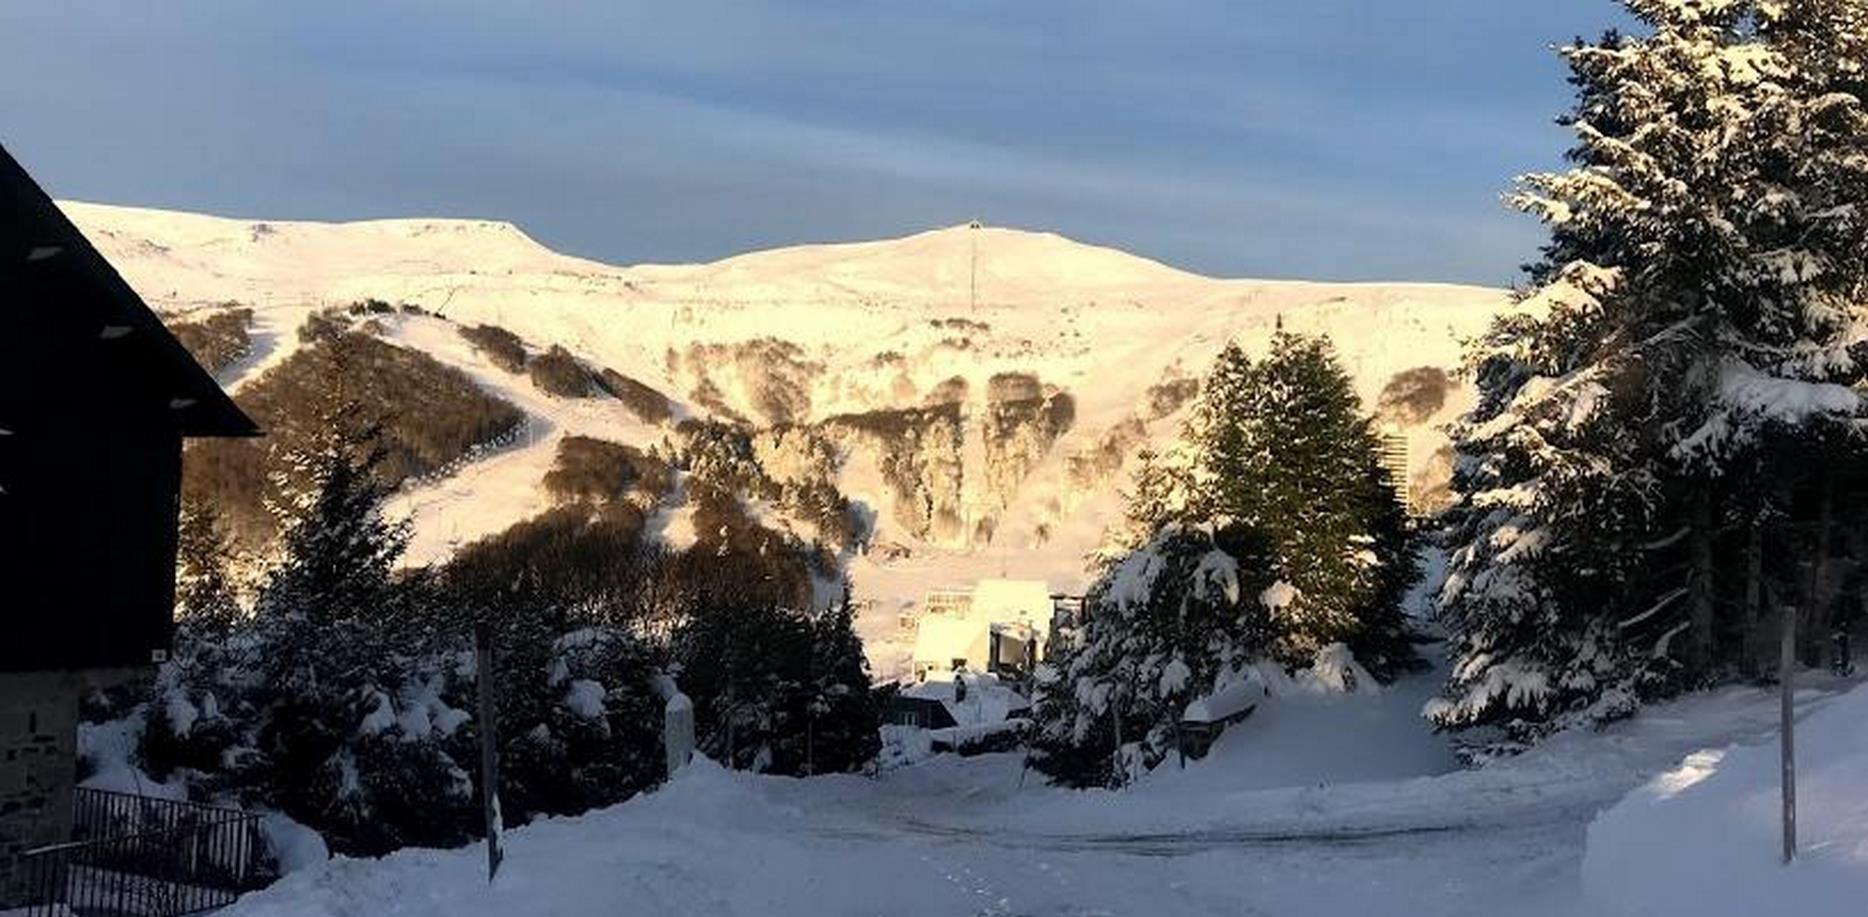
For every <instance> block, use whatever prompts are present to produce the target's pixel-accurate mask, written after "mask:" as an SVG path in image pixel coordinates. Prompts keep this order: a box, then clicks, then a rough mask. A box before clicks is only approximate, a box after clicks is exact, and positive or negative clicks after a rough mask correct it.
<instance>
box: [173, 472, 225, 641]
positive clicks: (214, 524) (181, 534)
mask: <svg viewBox="0 0 1868 917" xmlns="http://www.w3.org/2000/svg"><path fill="white" fill-rule="evenodd" d="M177 533H178V537H177V545H176V552H175V616H176V619H177V620H178V621H179V622H180V625H181V626H182V627H183V628H192V629H197V630H210V631H215V632H220V631H225V630H226V629H227V628H228V627H230V626H232V624H233V622H234V621H236V620H237V619H239V618H240V617H241V609H240V602H239V599H238V598H237V597H236V596H235V594H234V588H233V584H232V582H231V578H230V576H229V574H228V569H227V568H228V562H229V557H230V556H231V554H232V548H231V546H230V543H229V542H228V539H227V536H226V534H225V533H224V532H223V531H222V530H221V527H220V520H219V516H218V514H217V513H215V512H214V507H213V506H212V505H211V504H208V503H199V502H192V501H190V502H185V503H183V504H182V512H181V522H180V525H179V527H178V532H177Z"/></svg>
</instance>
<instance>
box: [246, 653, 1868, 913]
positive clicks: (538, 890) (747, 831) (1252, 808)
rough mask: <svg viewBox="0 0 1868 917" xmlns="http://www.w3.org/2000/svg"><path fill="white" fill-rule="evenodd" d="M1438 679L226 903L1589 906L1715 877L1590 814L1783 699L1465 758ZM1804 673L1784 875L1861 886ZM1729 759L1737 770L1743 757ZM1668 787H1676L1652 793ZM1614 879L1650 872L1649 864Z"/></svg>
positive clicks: (1828, 699)
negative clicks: (1196, 737) (1093, 754)
mask: <svg viewBox="0 0 1868 917" xmlns="http://www.w3.org/2000/svg"><path fill="white" fill-rule="evenodd" d="M1433 677H1434V676H1433V675H1431V674H1429V675H1424V676H1420V677H1417V678H1415V679H1411V680H1405V681H1403V682H1402V683H1401V684H1400V685H1398V686H1397V687H1395V688H1394V689H1391V690H1390V691H1387V692H1382V693H1376V694H1368V695H1349V696H1340V697H1334V698H1323V697H1313V698H1299V699H1295V700H1293V699H1290V698H1285V697H1280V698H1275V699H1273V700H1272V701H1271V702H1269V703H1268V705H1267V708H1266V709H1265V710H1261V711H1260V713H1259V714H1258V715H1255V716H1254V717H1253V718H1252V719H1250V720H1247V721H1246V722H1245V723H1244V724H1243V725H1241V726H1240V727H1237V728H1236V729H1235V730H1234V731H1232V732H1230V733H1228V735H1227V736H1226V737H1225V738H1224V739H1223V740H1222V741H1221V742H1220V743H1219V744H1218V745H1216V746H1215V748H1214V750H1213V753H1212V754H1211V755H1210V756H1209V757H1208V758H1207V759H1206V760H1204V761H1201V762H1196V763H1193V764H1190V765H1189V766H1188V768H1187V770H1186V771H1184V772H1183V771H1180V770H1178V769H1168V770H1163V771H1159V772H1157V773H1155V774H1153V775H1151V776H1149V777H1147V778H1145V779H1144V780H1143V781H1141V782H1140V783H1139V784H1137V785H1136V786H1134V787H1132V788H1130V789H1129V790H1127V791H1123V792H1107V791H1081V792H1077V791H1064V790H1058V789H1054V788H1050V787H1047V786H1044V785H1043V784H1042V783H1041V781H1039V780H1038V779H1037V778H1036V777H1035V775H1033V776H1027V775H1025V774H1023V773H1022V767H1021V765H1022V758H1021V757H1020V756H1019V755H1017V754H1001V755H985V756H981V757H977V758H958V757H953V756H943V757H940V758H936V759H933V760H930V761H927V762H925V763H923V764H920V765H917V766H913V767H906V768H901V769H898V770H894V771H890V772H887V773H885V774H883V775H881V776H880V777H875V778H865V777H856V776H848V777H820V778H814V779H809V780H796V779H785V778H774V777H762V776H755V775H749V774H740V773H730V772H726V771H723V770H721V769H719V768H717V767H715V766H713V765H711V764H708V763H706V762H700V763H698V764H696V765H695V766H693V767H691V768H690V769H688V770H687V771H685V772H683V773H682V774H681V775H680V776H679V777H678V779H676V780H675V781H673V782H672V783H671V784H669V785H667V786H665V787H663V788H662V789H661V790H659V791H657V792H655V793H652V794H650V795H647V796H644V797H641V798H639V799H636V800H633V801H631V802H629V803H625V804H623V805H621V806H617V807H615V808H612V809H608V810H604V811H601V812H596V813H592V814H590V815H587V816H584V817H582V818H575V819H556V820H550V821H545V822H541V823H538V824H534V825H530V826H527V827H525V828H521V829H519V830H516V831H512V832H509V833H508V834H507V842H508V857H507V860H506V864H505V866H504V867H503V868H502V871H501V874H500V877H499V879H498V880H497V881H496V882H494V883H493V884H492V885H491V887H488V886H487V884H486V882H485V876H484V867H485V859H484V855H483V854H482V852H481V851H480V850H479V849H477V848H471V849H464V850H455V851H433V850H409V851H403V852H400V853H397V854H394V855H392V856H389V857H387V858H384V859H382V860H378V861H355V860H339V861H334V862H331V863H329V864H327V865H325V866H322V867H316V868H312V869H307V870H303V871H300V872H297V873H294V874H293V875H290V876H288V877H287V878H286V879H285V880H283V881H282V882H280V883H279V884H278V885H276V886H274V887H273V888H270V889H268V890H266V891H264V892H260V893H257V894H255V895H252V896H250V897H248V898H246V899H244V900H243V901H241V902H240V903H239V904H238V905H236V906H235V907H233V908H231V909H230V910H229V911H228V912H227V913H228V914H229V915H233V917H262V915H270V917H310V915H318V917H350V915H358V917H361V915H378V914H400V915H422V917H426V915H450V917H453V915H477V914H487V915H492V914H500V915H548V914H549V915H560V914H562V915H569V914H595V913H617V912H627V913H655V914H682V915H685V914H696V915H721V917H727V915H754V914H757V915H791V914H814V915H845V914H847V915H861V914H887V915H921V914H926V915H953V914H1008V915H1009V914H1030V915H1089V914H1107V915H1128V914H1133V915H1179V914H1188V915H1198V914H1215V915H1218V914H1224V915H1239V914H1252V915H1280V914H1292V915H1297V914H1302V915H1310V917H1328V915H1338V914H1341V915H1358V917H1364V915H1368V914H1376V913H1380V914H1432V915H1464V914H1472V915H1481V914H1483V915H1498V914H1511V915H1557V914H1564V915H1571V914H1574V915H1583V914H1599V913H1603V912H1604V910H1605V909H1608V908H1611V907H1613V906H1616V905H1618V904H1619V903H1620V902H1618V901H1617V900H1616V899H1615V897H1614V896H1616V895H1620V894H1623V893H1624V892H1626V893H1627V894H1628V895H1631V896H1632V895H1644V896H1651V895H1653V894H1654V893H1655V890H1656V889H1661V888H1665V887H1667V883H1671V882H1681V883H1684V882H1687V880H1688V879H1689V878H1691V879H1692V881H1693V882H1700V881H1703V880H1704V879H1705V877H1704V876H1699V875H1698V873H1697V872H1685V871H1680V872H1677V874H1676V873H1675V872H1667V871H1664V870H1665V869H1666V867H1667V864H1668V862H1669V860H1668V857H1667V856H1666V855H1664V854H1663V855H1656V854H1655V853H1654V852H1653V850H1652V845H1653V843H1654V841H1655V837H1654V835H1653V834H1652V833H1651V831H1652V828H1651V827H1646V826H1644V825H1643V824H1642V823H1643V822H1644V821H1645V820H1647V819H1648V818H1649V816H1648V815H1647V813H1646V812H1645V811H1638V812H1636V813H1634V814H1632V815H1629V814H1625V813H1626V810H1628V808H1629V807H1630V806H1636V807H1642V808H1644V809H1645V808H1651V803H1649V802H1647V801H1644V800H1645V797H1643V796H1642V795H1641V794H1643V793H1645V794H1648V795H1649V796H1652V795H1653V792H1654V791H1653V788H1652V787H1649V788H1648V789H1646V790H1642V791H1640V793H1637V794H1636V795H1635V796H1633V797H1631V798H1630V801H1629V802H1627V803H1623V804H1622V805H1621V806H1619V807H1616V808H1614V809H1613V810H1611V811H1610V813H1609V814H1608V815H1606V816H1603V818H1602V820H1601V821H1600V822H1599V823H1598V824H1597V827H1596V828H1595V829H1593V831H1592V830H1591V829H1590V827H1589V826H1590V824H1591V822H1592V820H1593V819H1596V817H1597V813H1598V812H1600V811H1602V810H1603V809H1605V808H1608V807H1610V806H1614V805H1615V803H1616V802H1617V800H1619V799H1620V798H1621V797H1623V795H1624V794H1627V793H1628V792H1629V791H1630V789H1631V788H1634V787H1638V786H1641V785H1642V784H1643V782H1644V781H1647V780H1648V779H1649V778H1651V777H1652V776H1653V775H1654V774H1657V773H1661V772H1663V771H1667V770H1668V769H1669V768H1672V767H1673V766H1674V765H1675V764H1676V763H1677V762H1679V761H1680V760H1681V759H1682V757H1683V756H1686V755H1689V754H1693V753H1694V752H1696V751H1697V750H1700V749H1704V748H1709V747H1723V746H1725V745H1728V744H1730V743H1732V742H1756V741H1762V740H1764V739H1766V738H1768V737H1769V735H1770V733H1771V730H1772V724H1773V723H1774V718H1775V715H1776V697H1775V695H1774V694H1773V693H1771V692H1770V691H1768V690H1763V689H1750V688H1742V689H1740V688H1735V689H1728V690H1724V691H1720V692H1715V693H1711V694H1706V695H1702V696H1697V697H1692V698H1688V699H1685V700H1681V701H1677V702H1673V703H1668V704H1662V705H1658V706H1655V707H1653V708H1651V709H1649V710H1648V711H1647V712H1645V713H1643V714H1641V715H1640V716H1639V717H1637V718H1635V719H1633V720H1631V721H1628V722H1624V723H1621V724H1617V725H1615V726H1614V727H1612V728H1610V729H1608V730H1607V731H1605V732H1602V733H1578V734H1569V735H1562V736H1558V737H1556V738H1555V739H1553V740H1551V741H1550V742H1548V743H1547V744H1545V745H1543V746H1540V747H1539V748H1537V749H1535V750H1533V751H1531V752H1529V753H1527V754H1525V755H1523V756H1520V757H1518V758H1516V759H1512V760H1507V761H1503V762H1500V763H1498V764H1495V765H1493V766H1491V767H1488V768H1484V769H1481V770H1460V769H1457V768H1456V767H1455V765H1454V763H1453V761H1452V758H1451V756H1450V755H1448V754H1447V753H1446V748H1445V746H1444V744H1443V743H1442V742H1441V741H1440V740H1439V739H1438V738H1436V737H1434V736H1432V735H1431V734H1429V733H1427V732H1426V731H1425V729H1424V728H1423V727H1421V726H1420V725H1419V724H1420V722H1421V721H1420V719H1419V717H1418V715H1417V714H1418V700H1419V698H1420V697H1421V696H1422V695H1423V694H1424V693H1425V692H1426V691H1427V690H1428V689H1429V688H1430V686H1431V684H1430V682H1431V679H1432V678H1433ZM1812 681H1813V682H1814V683H1815V684H1817V685H1818V686H1817V687H1815V688H1812V689H1810V690H1806V691H1805V692H1803V693H1802V694H1801V695H1800V697H1799V710H1800V711H1801V713H1802V715H1804V716H1805V717H1806V719H1805V723H1806V726H1805V735H1806V737H1807V738H1806V741H1807V742H1808V743H1809V744H1808V747H1809V748H1810V749H1811V755H1812V760H1811V768H1812V772H1811V777H1810V786H1811V790H1810V792H1811V793H1812V796H1811V797H1810V798H1811V799H1812V803H1811V804H1812V805H1817V806H1833V807H1835V808H1829V809H1821V810H1818V811H1817V812H1816V813H1813V814H1812V815H1811V816H1810V819H1811V821H1812V823H1813V827H1812V829H1811V830H1812V835H1811V837H1812V842H1813V843H1814V844H1818V845H1820V844H1822V843H1823V840H1822V839H1828V840H1830V841H1831V842H1833V843H1832V846H1831V847H1823V848H1821V849H1822V850H1823V851H1825V852H1823V853H1820V854H1816V855H1813V857H1812V860H1813V861H1816V860H1818V859H1819V858H1820V861H1819V862H1812V863H1810V864H1806V865H1805V866H1803V867H1799V868H1800V869H1803V870H1804V872H1803V873H1801V874H1802V875H1815V874H1816V873H1817V872H1818V870H1823V871H1824V872H1822V874H1821V876H1819V878H1821V877H1826V878H1833V877H1834V876H1836V875H1840V876H1842V878H1841V879H1839V880H1835V881H1833V882H1830V883H1829V884H1828V885H1825V886H1822V887H1824V888H1828V889H1834V890H1841V889H1845V888H1860V887H1861V886H1860V883H1861V881H1862V878H1863V874H1864V873H1863V871H1864V869H1865V868H1868V866H1864V862H1863V859H1864V856H1863V848H1862V846H1861V845H1862V843H1863V841H1864V831H1863V825H1864V819H1863V817H1862V812H1863V810H1862V806H1863V805H1864V803H1863V802H1862V800H1863V799H1864V798H1868V795H1865V794H1864V793H1863V792H1862V788H1863V787H1864V786H1868V780H1864V776H1865V775H1864V762H1868V754H1864V747H1865V746H1864V745H1863V741H1862V738H1861V735H1862V732H1861V730H1862V723H1863V722H1864V715H1865V714H1868V690H1864V691H1857V692H1855V693H1854V694H1853V695H1849V696H1847V698H1846V699H1845V700H1841V701H1838V700H1837V699H1836V698H1837V697H1838V696H1839V695H1840V692H1841V691H1842V690H1843V689H1844V688H1846V687H1848V685H1845V684H1843V683H1840V682H1837V681H1834V680H1829V679H1819V678H1817V677H1815V676H1812ZM1824 736H1826V737H1827V738H1823V737H1824ZM1733 754H1734V756H1735V757H1733V758H1728V760H1736V756H1739V755H1740V753H1737V752H1735V753H1733ZM1695 760H1698V761H1703V760H1705V759H1704V757H1703V756H1701V757H1699V758H1696V759H1695ZM1692 766H1698V765H1692V764H1689V767H1692ZM1170 768H1172V765H1170ZM1761 768H1762V769H1761ZM1766 771H1768V768H1763V766H1762V765H1757V766H1750V765H1747V766H1746V767H1744V768H1742V769H1739V770H1736V771H1735V772H1734V773H1735V777H1734V779H1733V780H1732V783H1733V784H1734V789H1733V791H1731V792H1726V791H1708V792H1709V794H1710V795H1709V796H1708V798H1707V799H1706V800H1705V801H1704V805H1703V806H1701V807H1700V808H1701V809H1702V810H1703V811H1701V812H1700V813H1698V814H1694V815H1691V816H1685V817H1683V818H1682V819H1680V820H1679V821H1680V824H1681V825H1682V826H1684V825H1685V824H1686V823H1687V822H1691V823H1692V824H1694V825H1698V826H1701V827H1710V828H1718V827H1720V826H1721V825H1723V824H1724V822H1722V821H1720V819H1721V818H1722V817H1729V816H1721V815H1719V813H1721V812H1724V811H1726V810H1728V809H1729V808H1730V806H1729V805H1728V802H1730V803H1735V804H1737V805H1740V806H1741V807H1742V806H1746V805H1750V803H1749V802H1747V801H1746V794H1756V793H1760V792H1763V790H1764V789H1765V788H1768V781H1762V783H1761V780H1762V776H1761V775H1763V774H1764V773H1765V772H1766ZM1716 776H1717V775H1716V774H1715V777H1716ZM1669 779H1672V780H1676V781H1677V780H1679V779H1680V778H1678V777H1677V776H1673V777H1666V778H1662V780H1661V784H1662V785H1664V784H1665V781H1667V780H1669ZM1705 785H1707V786H1713V787H1716V786H1718V784H1717V783H1716V782H1714V781H1713V780H1712V779H1708V780H1707V781H1706V782H1705ZM1676 796H1677V797H1678V798H1681V799H1682V800H1683V802H1682V803H1681V804H1682V805H1685V804H1687V802H1690V799H1688V797H1685V796H1684V795H1680V794H1676ZM1825 813H1828V814H1825ZM1631 821H1632V822H1634V825H1633V826H1627V825H1628V823H1629V822H1631ZM1655 824H1660V825H1663V826H1665V830H1667V831H1668V832H1669V833H1668V834H1667V838H1668V839H1669V841H1670V842H1679V843H1682V844H1688V843H1695V844H1700V845H1704V846H1705V847H1707V848H1712V847H1717V848H1719V849H1721V850H1723V851H1724V853H1723V854H1722V856H1724V857H1731V858H1734V859H1735V860H1737V861H1742V863H1743V867H1744V868H1743V871H1739V870H1737V869H1735V870H1734V871H1733V872H1732V875H1734V876H1770V875H1774V873H1773V872H1772V870H1774V869H1775V867H1774V866H1773V865H1772V864H1773V863H1774V857H1775V855H1776V847H1775V845H1774V842H1773V841H1772V838H1771V837H1770V836H1769V835H1768V832H1762V833H1760V832H1728V835H1729V836H1707V835H1700V836H1697V837H1696V838H1683V837H1681V836H1679V835H1677V834H1675V833H1673V830H1674V828H1675V827H1676V826H1675V824H1674V823H1673V822H1656V823H1655ZM1754 835H1755V836H1754ZM1586 838H1588V839H1589V840H1590V841H1591V842H1593V843H1595V844H1596V845H1597V846H1598V848H1599V849H1598V850H1597V851H1595V852H1593V853H1591V854H1590V857H1589V861H1590V863H1591V864H1592V865H1591V866H1590V868H1589V870H1588V871H1587V874H1588V875H1589V876H1590V877H1591V884H1590V887H1589V893H1586V892H1585V888H1584V883H1583V881H1582V878H1583V876H1584V875H1585V870H1584V868H1583V864H1584V861H1585V839H1586ZM1615 844H1620V845H1621V846H1619V847H1616V846H1612V845H1615ZM1834 845H1841V846H1834ZM1849 845H1853V846H1849ZM1754 848H1755V849H1754ZM1682 849H1683V850H1684V851H1688V852H1689V853H1690V851H1693V850H1698V849H1701V848H1700V847H1696V846H1684V847H1683V848H1682ZM1602 857H1608V858H1610V859H1612V860H1613V861H1615V862H1618V863H1624V864H1627V863H1633V862H1634V861H1635V858H1641V859H1640V861H1639V862H1640V863H1646V862H1654V863H1657V864H1660V866H1661V868H1662V869H1663V871H1662V872H1659V873H1657V874H1655V875H1654V876H1651V877H1649V878H1648V880H1647V881H1648V885H1647V886H1646V887H1643V888H1634V887H1632V886H1630V885H1628V884H1627V883H1625V882H1623V881H1619V880H1616V881H1607V880H1603V879H1602V878H1601V874H1602V872H1603V870H1602V869H1601V868H1600V867H1598V866H1595V865H1593V864H1595V863H1596V862H1597V860H1598V859H1601V858H1602ZM1685 860H1686V857H1682V858H1681V862H1682V863H1684V862H1685ZM1710 862H1711V863H1712V864H1719V863H1724V862H1725V860H1724V859H1714V860H1712V861H1710ZM1715 868H1716V865H1715ZM1622 872H1624V873H1627V874H1631V875H1640V874H1642V870H1640V869H1639V868H1638V863H1637V864H1635V865H1632V866H1629V867H1628V868H1625V869H1623V870H1622ZM1670 877H1671V878H1670ZM1849 883H1854V884H1852V885H1851V884H1849ZM1603 895H1607V896H1608V898H1607V899H1606V900H1605V899H1604V898H1603V897H1602V896H1603ZM1635 900H1649V901H1651V900H1654V899H1652V898H1651V897H1649V898H1637V899H1635ZM1681 900H1683V901H1697V900H1698V898H1697V897H1687V898H1682V899H1681ZM1861 900H1862V899H1861V898H1859V897H1851V898H1847V899H1843V898H1838V897H1835V893H1834V892H1813V893H1811V894H1810V895H1807V896H1806V897H1805V899H1804V900H1802V901H1801V902H1800V904H1801V906H1800V908H1799V909H1797V910H1795V911H1794V912H1793V911H1785V913H1796V914H1797V915H1799V917H1809V915H1823V914H1843V913H1853V912H1855V911H1853V910H1852V908H1855V907H1856V906H1858V905H1859V902H1860V901H1861ZM1637 912H1638V913H1689V912H1690V913H1701V911H1684V910H1673V909H1668V908H1662V909H1660V910H1653V909H1649V910H1645V911H1637ZM1707 912H1713V911H1707ZM1717 912H1719V913H1724V912H1727V911H1717ZM1733 912H1734V913H1736V911H1733ZM1766 912H1768V911H1755V910H1754V911H1750V913H1766Z"/></svg>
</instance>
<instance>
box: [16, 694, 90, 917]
mask: <svg viewBox="0 0 1868 917" xmlns="http://www.w3.org/2000/svg"><path fill="white" fill-rule="evenodd" d="M83 690H84V679H83V678H82V677H81V676H79V675H77V674H75V673H69V672H31V673H22V674H0V909H4V908H7V907H11V906H15V905H19V904H23V903H25V902H24V900H23V896H24V893H25V891H26V889H25V880H26V877H25V875H24V872H23V870H21V869H20V855H21V854H23V853H24V852H26V851H27V850H31V849H33V848H35V847H39V846H42V845H45V844H56V843H59V842H61V841H64V840H66V839H68V838H69V837H70V834H71V791H72V787H73V786H74V785H75V784H76V782H77V777H78V763H77V749H76V745H77V740H78V698H79V695H80V693H81V692H82V691H83Z"/></svg>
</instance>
